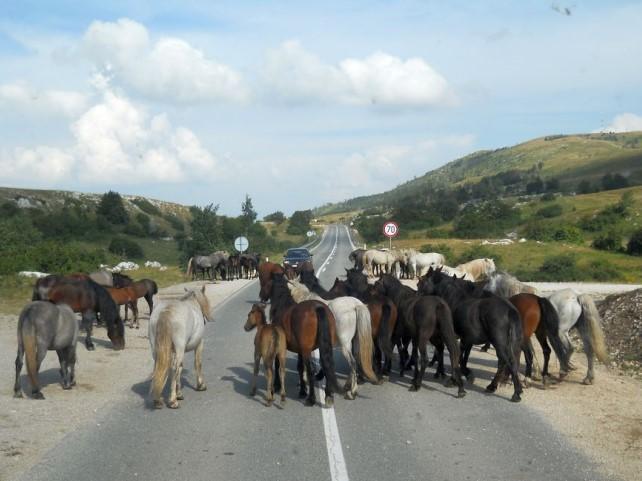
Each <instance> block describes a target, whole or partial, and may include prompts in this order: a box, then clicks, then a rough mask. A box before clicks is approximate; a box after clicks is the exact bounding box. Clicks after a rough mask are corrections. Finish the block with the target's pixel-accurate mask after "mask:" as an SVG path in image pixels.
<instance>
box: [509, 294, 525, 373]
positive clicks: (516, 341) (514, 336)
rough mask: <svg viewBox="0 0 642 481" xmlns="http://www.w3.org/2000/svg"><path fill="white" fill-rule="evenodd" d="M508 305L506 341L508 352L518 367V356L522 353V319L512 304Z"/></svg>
mask: <svg viewBox="0 0 642 481" xmlns="http://www.w3.org/2000/svg"><path fill="white" fill-rule="evenodd" d="M506 302H508V301H506ZM508 307H509V309H508V343H509V348H510V353H511V354H512V356H513V359H515V361H516V363H517V367H518V368H519V358H520V356H521V353H522V338H523V337H524V334H523V332H522V319H521V316H520V315H519V311H518V310H517V309H516V308H515V307H513V305H512V304H511V305H510V306H508Z"/></svg>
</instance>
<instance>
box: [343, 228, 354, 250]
mask: <svg viewBox="0 0 642 481" xmlns="http://www.w3.org/2000/svg"><path fill="white" fill-rule="evenodd" d="M343 227H345V229H346V233H347V234H348V240H349V241H350V245H351V246H352V250H353V251H354V250H357V246H355V245H354V242H352V236H351V235H350V229H349V228H348V226H347V225H345V224H343Z"/></svg>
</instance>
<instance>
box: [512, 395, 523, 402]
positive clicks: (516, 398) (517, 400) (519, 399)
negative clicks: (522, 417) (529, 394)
mask: <svg viewBox="0 0 642 481" xmlns="http://www.w3.org/2000/svg"><path fill="white" fill-rule="evenodd" d="M510 400H511V402H514V403H518V402H520V401H521V400H522V398H521V397H520V396H519V394H513V397H511V398H510Z"/></svg>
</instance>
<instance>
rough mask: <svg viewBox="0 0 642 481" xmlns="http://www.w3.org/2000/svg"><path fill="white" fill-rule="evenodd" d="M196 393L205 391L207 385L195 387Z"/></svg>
mask: <svg viewBox="0 0 642 481" xmlns="http://www.w3.org/2000/svg"><path fill="white" fill-rule="evenodd" d="M196 390H197V391H207V385H206V384H205V383H203V384H200V385H198V386H196Z"/></svg>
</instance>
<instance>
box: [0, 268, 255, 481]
mask: <svg viewBox="0 0 642 481" xmlns="http://www.w3.org/2000/svg"><path fill="white" fill-rule="evenodd" d="M250 282H251V281H247V280H236V281H232V282H220V283H217V284H211V283H207V296H208V298H209V299H210V301H211V302H212V303H213V305H214V306H216V305H219V304H220V303H221V302H223V301H224V300H225V299H227V298H228V297H229V296H231V295H232V294H234V293H235V292H237V291H238V290H239V289H242V288H243V287H245V286H246V285H247V284H248V283H250ZM202 284H203V283H202V282H192V283H188V284H180V285H175V286H171V287H168V288H165V289H161V290H160V292H159V295H158V296H156V297H155V300H157V299H159V298H162V297H174V296H178V295H180V294H181V292H183V287H184V286H191V287H195V286H199V287H200V286H201V285H202ZM139 312H140V314H141V316H140V329H129V328H127V327H126V328H125V338H126V348H125V350H124V351H113V350H112V349H111V343H110V342H109V339H108V338H107V334H106V330H105V329H104V328H94V332H93V336H94V341H95V344H96V350H95V351H94V352H88V351H87V350H86V349H85V346H84V344H83V342H82V340H84V334H85V333H84V332H81V338H80V340H79V342H78V350H77V355H78V363H77V365H76V377H77V382H78V384H77V386H76V387H75V388H74V389H72V390H70V391H64V390H63V389H62V388H61V386H60V383H59V378H60V376H59V374H58V369H59V365H58V358H57V356H56V353H55V352H54V351H50V352H49V353H47V357H46V358H45V361H44V362H43V365H42V367H41V369H40V381H41V383H42V385H43V389H42V392H43V394H44V395H45V397H46V399H45V400H44V401H35V400H32V399H29V398H28V394H29V393H30V392H31V391H30V388H29V386H30V385H29V382H28V380H27V379H26V372H25V369H26V368H23V371H22V385H23V389H24V391H25V394H26V395H27V397H26V398H25V399H14V398H13V382H14V376H15V371H14V369H13V366H14V361H15V356H16V329H17V321H18V316H17V315H0V365H2V366H4V369H2V370H0V480H8V479H14V478H16V477H18V476H19V475H20V474H21V473H22V472H24V471H25V470H27V469H28V468H29V467H30V466H32V465H33V464H35V463H36V462H37V461H38V459H39V457H40V456H41V455H42V454H44V453H45V452H46V451H47V450H48V449H50V448H51V447H53V446H54V445H55V444H56V443H57V442H58V441H59V440H60V439H62V437H63V436H65V434H67V433H69V432H72V431H74V430H76V429H77V428H79V427H80V426H83V425H86V424H87V423H91V422H94V421H93V420H94V418H95V416H96V414H97V413H99V412H101V411H102V410H104V409H106V408H107V407H108V405H111V404H114V403H116V402H118V401H120V400H124V399H127V398H135V399H139V400H140V403H141V407H142V405H143V400H142V398H141V396H140V394H138V393H135V392H133V391H132V386H133V385H134V384H136V383H141V382H144V381H145V380H146V379H148V377H149V375H150V374H151V371H152V367H153V362H152V357H151V353H150V348H149V340H148V338H147V322H148V320H149V314H148V307H147V303H146V302H145V301H144V300H143V299H141V302H139ZM208 329H216V323H213V324H209V325H208ZM205 353H206V354H207V345H206V347H205ZM191 359H192V357H191V356H189V357H188V358H187V361H186V362H187V363H188V364H189V363H191V362H192V360H191ZM188 367H189V366H188ZM189 370H190V371H191V368H190V369H189ZM205 375H206V376H207V372H205Z"/></svg>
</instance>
